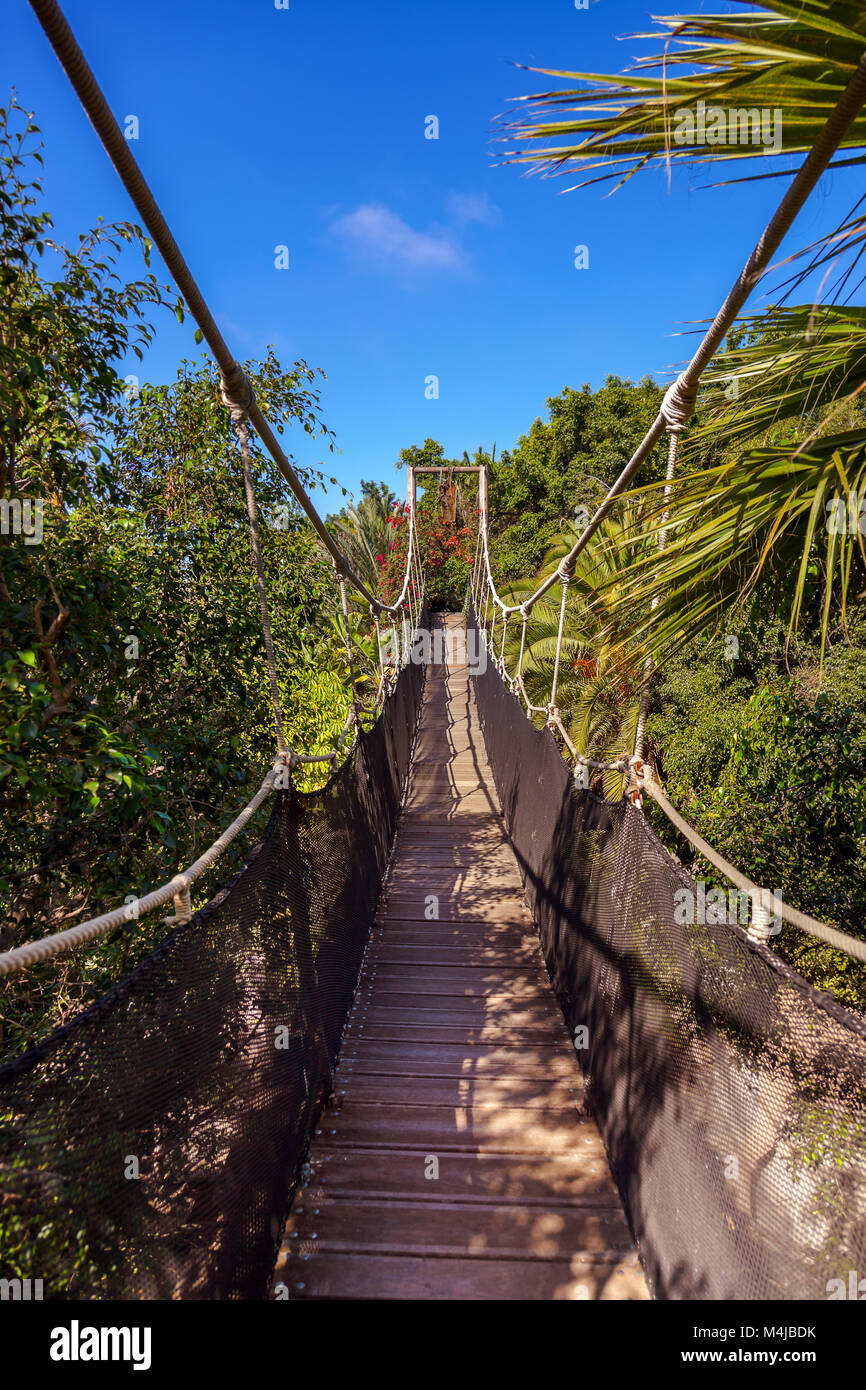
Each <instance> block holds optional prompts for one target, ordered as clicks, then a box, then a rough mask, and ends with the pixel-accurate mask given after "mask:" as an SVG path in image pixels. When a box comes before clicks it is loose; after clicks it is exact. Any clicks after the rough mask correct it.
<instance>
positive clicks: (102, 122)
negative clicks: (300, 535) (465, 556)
mask: <svg viewBox="0 0 866 1390" xmlns="http://www.w3.org/2000/svg"><path fill="white" fill-rule="evenodd" d="M30 5H31V8H32V9H33V10H34V12H35V14H36V17H37V19H38V20H39V23H40V24H41V25H42V28H43V30H44V31H45V34H46V37H47V38H48V41H49V43H50V44H51V47H52V48H53V49H54V52H55V53H56V55H57V58H58V60H59V62H60V64H61V66H62V67H63V70H64V72H65V73H66V75H67V77H68V78H69V81H70V83H71V84H72V86H73V88H74V89H75V92H76V94H77V95H78V99H79V101H80V102H81V105H82V106H83V107H84V110H85V112H86V114H87V116H88V118H89V120H90V122H91V125H92V126H93V128H94V130H95V131H96V134H97V135H98V136H99V139H100V141H101V142H102V145H103V147H104V149H105V151H106V153H107V155H108V157H109V159H110V160H111V162H112V164H113V165H114V168H115V170H116V172H117V174H118V176H119V177H120V179H121V182H122V183H123V186H124V187H125V189H126V191H127V193H128V194H129V196H130V198H131V199H132V201H133V203H134V204H135V207H136V208H137V210H138V213H139V215H140V217H141V219H142V222H143V223H144V225H145V227H146V228H147V230H148V232H149V233H150V236H151V238H152V239H153V243H154V245H155V246H156V247H157V249H158V251H159V253H160V255H161V256H162V258H163V260H164V261H165V264H166V267H167V268H168V271H169V274H170V275H171V277H172V279H173V280H174V282H175V284H176V285H177V287H178V289H179V290H180V292H181V294H182V295H183V298H184V299H185V301H186V304H187V307H188V309H189V311H190V313H191V315H192V317H193V319H194V320H195V322H196V324H197V325H198V327H199V329H200V330H201V334H202V337H203V338H204V340H205V342H206V343H207V345H208V347H209V348H210V350H211V353H212V354H213V357H214V359H215V361H216V364H217V366H218V367H219V370H220V374H221V376H222V386H223V399H224V400H225V401H226V404H228V405H229V406H233V407H235V408H236V409H238V410H240V411H242V412H243V413H245V414H246V415H247V416H248V417H249V420H250V423H251V424H252V425H253V427H254V428H255V430H256V433H257V434H258V436H259V438H260V439H261V441H262V443H263V444H264V446H265V448H266V449H267V451H268V453H269V454H270V456H271V458H272V459H273V461H274V463H275V464H276V465H277V467H278V468H279V470H280V472H281V473H282V474H283V477H284V478H285V479H286V481H287V482H288V484H289V487H290V488H291V490H292V492H293V493H294V495H295V498H296V500H297V502H298V504H299V505H300V507H301V508H302V510H303V511H304V512H305V514H306V516H307V519H308V520H309V522H310V524H311V525H312V527H313V529H314V530H315V532H316V534H317V536H318V537H319V540H320V541H321V542H322V544H323V545H324V547H325V549H326V550H327V551H328V553H329V554H330V556H331V558H332V559H333V561H334V563H335V565H336V566H337V570H338V573H339V574H342V575H343V576H344V577H345V578H346V579H347V580H348V581H349V583H350V584H351V585H352V586H353V587H354V588H355V589H357V591H358V592H359V593H360V594H362V595H363V597H364V598H366V599H367V601H368V602H369V603H371V604H373V606H374V607H375V609H376V610H377V612H387V613H392V614H394V615H395V616H396V613H397V608H396V607H391V606H389V605H388V604H386V603H383V602H382V600H381V599H379V598H378V597H377V596H376V595H375V594H372V593H370V591H369V589H368V588H367V586H366V585H365V584H364V582H363V580H362V579H360V578H359V576H358V575H357V574H356V573H355V571H354V569H353V567H352V565H351V563H350V561H349V559H348V557H347V556H346V555H345V554H344V552H343V551H342V550H341V549H340V547H339V545H338V544H337V542H336V541H335V540H334V537H333V536H332V535H331V533H330V531H329V530H328V528H327V527H326V525H325V523H324V522H323V521H322V518H321V517H320V516H319V513H318V512H317V510H316V508H315V507H314V505H313V503H312V502H311V500H310V498H309V497H308V495H307V492H306V489H305V488H304V486H303V484H302V483H301V480H300V478H299V477H298V475H297V473H296V472H295V469H294V468H293V467H292V464H291V463H290V461H289V459H288V458H287V456H286V454H285V453H284V451H283V449H282V448H281V446H280V444H279V442H278V440H277V437H276V435H275V434H274V431H273V430H272V429H271V426H270V425H269V423H268V421H267V419H266V418H265V416H264V414H263V413H262V410H261V407H260V406H259V405H258V403H257V401H256V399H255V395H254V393H253V389H252V384H251V382H250V380H249V377H248V376H247V375H246V373H245V372H244V370H243V368H242V367H241V365H240V363H239V362H238V361H237V360H236V359H235V358H234V357H233V356H232V354H231V352H230V351H229V348H228V345H227V343H226V341H225V339H224V337H223V335H222V333H221V332H220V330H219V328H218V327H217V325H216V322H215V320H214V317H213V315H212V313H211V311H210V309H209V308H208V305H207V302H206V301H205V298H204V296H203V294H202V292H201V290H200V289H199V287H198V285H197V283H196V281H195V278H194V276H193V274H192V272H191V270H190V268H189V266H188V265H187V263H186V260H185V258H184V256H183V254H182V252H181V250H180V247H179V246H178V244H177V242H176V241H175V239H174V236H173V235H172V232H171V229H170V228H169V226H168V223H167V222H166V220H165V218H164V217H163V215H162V212H161V211H160V209H159V205H158V204H157V202H156V199H155V198H154V196H153V193H152V192H151V190H150V187H149V186H148V183H147V181H146V179H145V177H144V175H143V174H142V172H141V169H140V168H139V166H138V163H137V161H136V159H135V157H134V155H133V154H132V151H131V150H130V147H129V142H128V141H127V140H126V139H125V138H124V135H123V132H122V131H121V129H120V126H119V125H118V124H117V121H116V120H115V118H114V116H113V115H112V112H111V108H110V107H109V105H108V102H107V101H106V99H105V96H104V94H103V92H102V89H101V88H100V86H99V84H98V82H97V81H96V78H95V76H94V74H93V72H92V70H91V68H90V66H89V64H88V62H87V59H86V58H85V57H84V54H83V53H82V51H81V48H80V47H79V45H78V43H77V41H76V39H75V36H74V34H73V33H72V30H71V29H70V27H69V24H68V23H67V20H66V18H65V17H64V15H63V12H62V10H61V9H60V6H59V5H58V4H57V3H56V0H30ZM407 579H408V567H407ZM404 587H405V586H404Z"/></svg>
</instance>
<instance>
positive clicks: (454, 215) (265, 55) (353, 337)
mask: <svg viewBox="0 0 866 1390" xmlns="http://www.w3.org/2000/svg"><path fill="white" fill-rule="evenodd" d="M712 7H713V6H710V8H712ZM664 8H667V9H669V10H674V7H673V6H669V7H664ZM686 8H687V7H686ZM64 11H65V13H66V16H67V19H68V20H69V22H70V24H71V26H72V28H73V31H74V32H75V34H76V36H77V38H78V40H79V42H80V43H81V45H82V47H83V49H84V51H85V53H86V55H87V56H88V59H89V61H90V63H91V66H92V67H93V68H94V71H95V73H96V75H97V78H98V79H99V81H100V83H101V85H102V87H103V90H104V91H105V93H106V96H107V98H108V101H109V103H110V104H111V106H112V109H113V110H114V112H115V115H116V116H117V117H118V119H119V120H121V122H123V120H124V118H125V117H126V116H127V115H129V114H134V115H136V116H137V117H138V119H139V128H140V135H139V139H138V141H137V142H136V143H134V144H133V150H134V153H135V154H136V156H137V158H138V160H139V162H140V164H141V166H142V169H143V170H144V173H145V175H146V176H147V178H148V179H149V180H150V182H151V186H152V188H153V190H154V192H155V194H156V197H157V200H158V201H159V202H160V204H161V206H162V209H163V212H164V213H165V215H166V217H167V219H168V221H169V223H170V225H171V226H172V228H173V230H174V233H175V236H176V238H177V240H178V242H179V243H180V246H181V249H182V250H183V252H184V254H185V256H186V258H187V260H188V262H189V264H190V266H191V268H192V270H193V273H194V274H195V276H196V278H197V279H198V282H199V285H200V286H201V288H202V290H203V291H204V293H205V296H206V298H207V299H208V300H209V302H210V304H211V307H212V309H213V310H214V312H215V314H216V317H217V319H218V321H219V323H220V326H221V328H222V329H223V332H224V334H225V336H226V339H227V341H228V342H229V345H230V347H231V348H232V350H233V351H234V352H235V353H236V355H237V356H238V357H241V358H245V357H258V356H263V355H264V353H265V350H266V347H267V345H268V344H270V343H272V344H274V346H275V348H276V350H277V352H278V354H279V355H280V357H281V358H282V359H283V360H284V361H288V360H293V359H294V358H295V357H304V358H306V359H307V361H308V362H309V363H310V364H311V365H314V366H320V367H322V368H324V370H325V372H326V374H327V378H328V380H327V381H326V382H325V383H324V384H323V392H322V411H323V416H324V419H325V420H326V422H327V424H328V425H329V426H330V428H331V429H333V430H334V431H335V432H336V435H337V443H338V445H339V447H340V449H341V451H342V452H341V453H340V454H338V455H335V456H334V458H333V459H332V460H327V461H326V462H325V467H326V469H327V471H328V472H329V473H330V472H333V473H334V474H336V475H337V476H338V477H339V479H340V481H341V482H342V483H344V484H345V485H346V486H348V487H349V488H357V486H358V482H359V480H360V479H361V478H362V477H363V478H366V477H374V478H384V479H385V480H386V481H389V482H390V483H391V485H392V486H394V487H396V488H398V489H399V488H402V486H403V484H402V480H401V479H398V477H397V475H396V474H395V472H394V461H395V459H396V457H397V454H398V451H399V449H400V448H401V447H402V446H404V445H408V444H411V443H420V442H422V441H423V439H424V438H425V437H426V436H428V435H432V436H433V437H435V438H438V439H440V440H441V441H442V442H443V444H444V445H445V448H446V452H447V453H449V454H453V455H459V454H461V453H462V451H463V449H465V448H466V449H470V450H471V449H472V448H474V447H475V446H476V445H479V444H483V445H484V446H485V447H488V448H489V447H490V446H491V445H492V444H493V443H494V442H496V444H497V446H498V448H499V449H500V450H501V449H502V448H504V447H508V446H509V445H512V444H513V443H514V442H515V441H516V439H517V437H518V436H519V435H520V434H521V433H523V432H524V431H526V430H527V429H528V428H529V426H530V425H531V423H532V420H533V419H534V418H535V417H536V416H538V415H542V414H543V413H544V401H545V398H546V397H547V396H550V395H554V394H556V393H558V392H559V391H561V390H562V389H563V387H565V386H567V385H568V386H575V387H578V386H580V385H582V384H583V382H585V381H588V382H590V383H591V384H593V385H599V384H601V382H602V381H603V380H604V378H605V376H606V375H607V374H608V373H610V372H614V373H617V374H619V375H623V376H631V377H635V378H636V377H639V376H641V375H642V374H644V373H647V372H649V373H652V374H657V375H660V374H663V373H664V372H665V370H666V368H668V367H670V366H671V364H674V363H676V362H677V361H679V360H680V359H681V358H682V357H683V356H684V355H687V352H686V350H687V345H688V344H687V341H685V342H684V341H683V339H682V338H678V337H676V336H675V335H676V334H677V333H679V332H681V331H682V330H683V328H684V327H686V326H687V324H688V322H689V321H694V320H696V319H700V318H703V317H706V316H710V315H711V314H712V313H714V312H715V310H716V308H717V307H718V303H719V302H720V300H721V299H722V298H723V296H724V294H725V292H726V291H727V289H728V287H729V285H730V282H731V281H732V279H733V278H734V277H735V275H736V274H737V272H738V271H739V269H740V268H741V266H742V264H743V262H744V260H745V258H746V256H747V255H748V253H749V251H750V250H751V248H752V245H753V244H754V241H755V240H756V237H757V235H758V233H759V231H760V229H761V228H762V227H763V225H764V223H765V222H766V220H767V219H768V217H769V215H770V214H771V212H772V210H773V208H774V207H775V204H776V202H777V200H778V198H779V197H780V196H781V192H782V189H783V185H782V184H781V182H780V181H776V180H771V181H765V182H764V183H761V184H758V185H756V186H755V187H751V188H749V187H742V186H740V187H734V188H730V189H725V190H715V191H709V190H706V189H703V188H702V187H701V185H702V184H704V183H706V182H708V176H707V175H706V174H705V173H701V172H700V171H695V172H694V173H693V174H691V175H689V174H687V173H682V172H680V173H678V174H676V175H675V177H674V179H673V184H672V187H671V188H670V189H669V188H668V185H667V181H666V179H665V177H664V175H663V173H661V172H656V173H653V174H651V175H649V176H646V177H642V178H639V179H636V180H634V181H633V182H632V183H631V184H629V185H628V187H626V188H624V189H622V190H621V191H620V192H618V193H616V194H615V195H614V196H613V197H605V196H604V192H603V188H604V186H602V187H601V188H599V187H595V188H590V189H585V190H582V191H579V192H574V193H567V194H563V193H561V192H560V190H561V189H562V188H563V187H564V184H563V182H562V181H561V180H542V179H539V178H537V177H534V178H526V177H522V176H521V173H520V171H519V169H517V168H515V167H510V168H508V167H494V165H493V158H492V149H491V145H490V132H491V126H492V123H493V119H494V117H495V116H496V115H497V113H499V112H502V111H503V110H504V109H505V108H506V107H507V105H508V102H509V99H510V98H513V97H517V96H520V95H523V94H525V93H529V92H532V91H536V90H544V89H545V87H546V86H553V85H556V84H555V82H553V81H552V80H550V79H546V78H544V77H540V76H537V75H534V74H532V73H526V72H522V71H520V70H519V69H517V68H515V67H514V66H513V63H515V62H521V63H529V64H533V63H534V64H538V65H546V66H551V67H559V68H566V69H567V68H572V69H577V68H585V69H587V70H589V71H595V72H605V71H617V70H619V69H620V68H621V67H622V66H623V65H624V64H625V63H627V62H628V61H629V60H630V59H631V58H632V57H633V56H635V55H636V54H637V53H638V52H640V51H642V46H641V45H639V44H637V43H635V42H634V41H630V40H628V39H626V40H625V41H618V39H617V36H621V35H628V34H630V33H633V32H635V31H640V30H646V29H647V28H648V27H650V26H649V23H648V10H647V7H646V6H645V5H644V4H640V3H633V0H616V3H614V2H613V0H596V3H593V4H591V6H590V8H589V10H576V9H575V8H574V4H573V0H533V2H532V3H526V0H497V2H496V3H492V0H484V3H481V0H476V3H472V0H437V3H436V4H435V5H433V4H423V3H412V2H411V0H378V2H377V0H366V3H364V4H359V3H352V0H290V8H289V9H288V10H278V9H277V8H276V7H275V4H274V0H196V3H193V0H171V2H170V3H169V0H144V2H143V0H136V2H135V3H133V2H132V0H123V3H118V0H112V3H109V0H65V3H64ZM4 29H5V31H6V39H7V42H6V43H5V44H4V46H3V50H2V54H0V85H2V89H3V90H4V92H5V91H7V90H8V88H9V87H10V85H13V84H14V85H15V87H16V89H17V91H18V95H19V99H20V101H21V102H22V104H24V105H25V106H26V107H28V109H32V110H33V111H34V112H35V115H36V119H37V122H38V124H39V125H40V126H41V128H42V131H43V137H44V141H45V151H44V153H45V161H46V164H45V176H44V186H45V193H46V203H47V206H48V207H49V209H50V210H51V211H52V213H53V215H54V218H55V224H56V231H57V233H58V234H59V235H60V236H61V237H62V238H63V239H69V240H74V239H75V238H76V236H77V233H78V231H80V230H84V229H85V228H87V227H89V226H90V225H92V223H93V222H94V221H95V220H96V218H97V216H98V215H100V214H101V215H102V216H103V217H104V218H105V220H106V221H111V220H114V219H125V218H129V217H131V216H132V215H133V210H132V208H131V204H130V203H129V200H128V199H127V196H126V194H125V192H124V191H123V189H122V187H121V185H120V183H119V181H118V180H117V177H116V175H115V174H114V172H113V170H112V169H111V167H110V165H109V163H108V159H107V157H106V155H105V154H104V152H103V150H102V148H101V146H100V145H99V142H98V140H97V139H96V136H95V134H94V133H93V131H92V129H91V128H90V125H89V123H88V122H87V119H86V118H85V116H84V115H83V113H82V112H81V110H80V107H79V105H78V102H77V98H76V97H75V95H74V93H73V92H72V90H71V88H70V87H69V85H68V83H67V80H66V78H65V77H64V75H63V73H62V71H61V69H60V68H59V66H58V64H57V61H56V59H55V58H54V55H53V53H52V52H51V50H50V48H49V46H48V43H47V40H46V39H45V38H44V36H43V34H42V31H41V29H40V28H39V25H38V23H37V22H36V19H35V17H34V16H33V14H32V12H31V10H30V7H29V5H28V4H27V3H26V0H5V4H4ZM430 115H435V116H437V117H438V120H439V139H438V140H428V139H425V118H426V117H428V116H430ZM853 174H855V175H856V171H853ZM834 181H835V182H834ZM853 188H854V180H853V178H852V177H850V176H849V174H848V173H846V171H840V172H838V173H836V174H831V175H829V176H825V182H824V184H823V185H822V188H821V189H819V192H818V194H817V196H816V197H815V199H814V200H813V202H812V203H811V204H810V206H809V207H808V208H807V209H806V210H805V213H804V214H803V215H802V217H801V219H800V221H799V222H798V223H797V226H796V228H795V233H794V237H793V242H794V243H796V244H802V243H805V242H807V241H809V240H810V239H811V237H812V235H814V234H815V232H816V231H817V229H818V228H819V227H821V226H826V225H827V219H828V217H829V216H831V215H832V214H833V213H834V212H839V213H841V212H844V211H845V210H846V208H847V207H848V206H849V204H850V203H851V202H853V196H850V195H851V192H852V190H853ZM578 244H583V245H586V246H587V247H588V248H589V262H590V263H589V268H588V269H587V270H582V271H578V270H575V268H574V264H573V261H574V247H575V246H576V245H578ZM282 245H285V246H287V247H288V248H289V269H288V270H278V269H276V267H275V264H274V262H275V248H276V247H278V246H282ZM126 268H127V273H128V275H129V276H130V278H132V277H133V276H134V275H135V274H137V273H138V267H137V266H136V265H135V264H134V262H133V261H132V260H130V261H129V263H128V264H127V267H126ZM157 269H159V267H157ZM192 333H193V326H192V324H191V322H189V321H188V322H187V325H186V326H184V327H183V328H181V327H180V326H178V325H177V324H176V323H174V322H173V321H172V320H171V319H170V317H169V315H168V314H165V315H164V316H163V317H161V318H160V319H159V320H158V336H157V340H156V342H155V344H154V346H153V348H152V349H151V351H150V352H149V353H148V355H147V358H146V360H145V363H144V367H143V368H138V367H136V366H135V364H134V363H133V364H131V365H130V367H129V370H133V369H134V370H137V371H139V372H140V373H141V375H142V376H143V377H144V378H145V379H149V380H153V381H166V380H170V379H172V378H173V376H174V373H175V369H176V365H177V363H178V362H179V360H180V359H181V358H182V357H184V356H196V355H198V353H199V352H200V351H201V349H199V348H196V347H195V345H194V343H193V338H192ZM430 375H436V376H437V377H438V378H439V393H440V394H439V399H438V400H430V399H427V398H426V397H425V380H426V379H427V378H428V376H430ZM289 442H290V446H291V447H292V449H293V451H294V453H295V456H296V457H297V458H298V460H299V461H300V462H301V463H305V464H309V465H313V466H315V465H316V464H317V463H318V462H319V460H320V459H322V457H323V455H322V451H321V446H320V445H318V446H317V445H311V444H310V443H309V441H307V440H306V438H305V437H304V436H303V435H300V434H295V436H294V437H293V438H292V439H291V440H290V441H289ZM337 500H338V499H337V497H333V502H334V503H335V504H336V502H337Z"/></svg>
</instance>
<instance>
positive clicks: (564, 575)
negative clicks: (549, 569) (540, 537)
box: [556, 555, 577, 584]
mask: <svg viewBox="0 0 866 1390" xmlns="http://www.w3.org/2000/svg"><path fill="white" fill-rule="evenodd" d="M576 563H577V557H576V556H575V557H574V558H572V557H571V556H570V555H566V556H565V558H564V559H562V560H560V562H559V564H558V565H557V567H556V573H557V574H558V575H559V577H560V579H561V580H562V582H563V584H567V583H568V581H569V580H570V579H573V578H574V567H575V565H576Z"/></svg>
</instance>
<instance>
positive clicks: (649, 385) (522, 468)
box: [481, 376, 664, 581]
mask: <svg viewBox="0 0 866 1390" xmlns="http://www.w3.org/2000/svg"><path fill="white" fill-rule="evenodd" d="M661 395H662V393H661V391H660V389H659V387H658V386H657V385H656V384H655V382H653V381H652V380H651V378H649V377H644V378H643V379H642V380H641V381H640V382H639V383H638V384H637V385H635V384H633V383H632V382H630V381H625V380H623V379H622V378H620V377H616V376H609V377H608V378H607V380H606V381H605V384H604V386H602V387H600V389H599V390H597V391H592V390H591V388H590V387H589V386H584V387H583V388H582V389H581V390H580V391H575V390H573V389H572V388H571V387H566V389H565V390H564V391H562V392H561V393H560V395H558V396H552V397H550V398H549V399H548V401H547V403H546V404H547V412H548V419H547V420H546V421H542V420H540V419H539V420H536V421H535V422H534V423H533V425H532V428H531V429H530V431H529V433H528V434H525V435H521V437H520V439H519V440H518V442H517V444H516V445H515V447H514V449H512V450H510V451H508V452H505V453H503V454H502V456H501V458H500V459H499V460H498V461H496V460H493V459H491V460H490V461H489V480H490V518H491V528H492V546H491V563H492V566H493V572H494V576H495V577H496V578H497V580H502V581H507V580H515V579H518V578H522V577H524V576H525V575H527V574H532V573H535V571H537V570H538V569H539V567H540V565H541V564H542V562H543V559H544V555H545V552H546V550H547V547H548V546H549V545H550V543H551V542H552V541H553V538H554V536H555V535H556V534H557V532H559V531H560V530H561V529H562V527H563V526H566V525H568V524H569V523H570V522H571V521H572V520H573V518H574V517H575V515H576V513H577V512H578V511H579V510H580V509H583V510H584V514H585V516H586V517H587V519H588V517H589V515H590V514H591V513H592V512H594V511H595V509H596V507H597V506H598V504H599V502H600V501H601V500H602V498H603V497H604V495H605V493H606V492H607V490H608V488H609V487H610V485H611V483H612V482H613V481H614V480H615V479H616V478H617V477H618V475H619V474H620V473H621V472H622V469H623V467H624V466H625V464H626V463H627V462H628V460H629V458H630V457H631V455H632V453H633V452H634V450H635V449H636V447H637V445H638V444H639V443H640V441H641V439H643V437H644V435H645V434H646V432H647V430H648V429H649V427H650V425H651V424H652V422H653V420H654V419H655V417H656V415H657V413H658V408H659V403H660V401H661ZM481 457H484V456H481ZM663 475H664V450H663V449H656V450H654V451H653V453H652V455H651V456H650V458H649V459H648V460H647V462H646V464H645V465H644V467H643V469H642V470H641V472H640V474H639V475H638V477H639V479H640V481H641V482H643V483H647V482H652V481H654V480H655V479H657V478H659V477H662V476H663Z"/></svg>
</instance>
